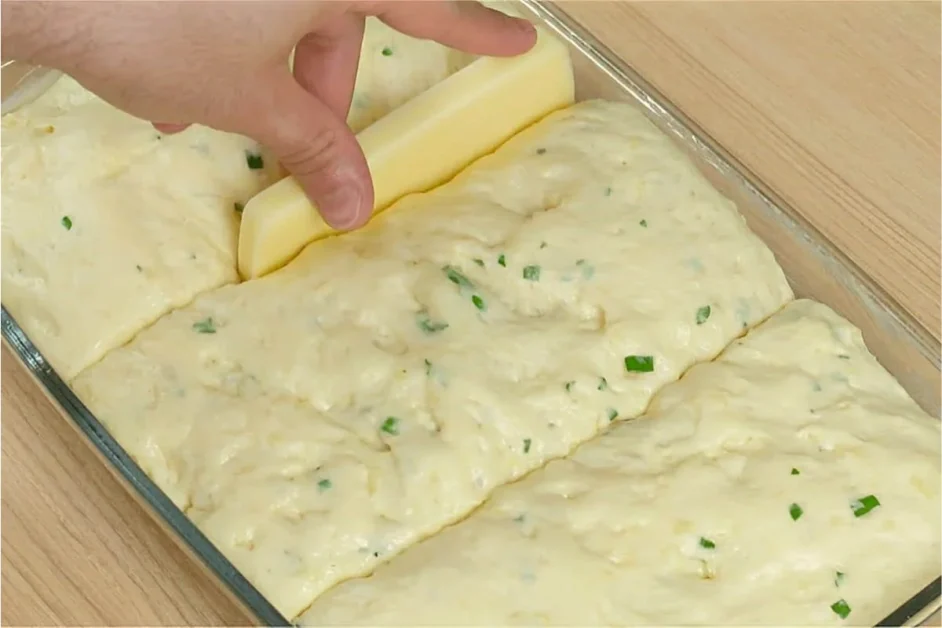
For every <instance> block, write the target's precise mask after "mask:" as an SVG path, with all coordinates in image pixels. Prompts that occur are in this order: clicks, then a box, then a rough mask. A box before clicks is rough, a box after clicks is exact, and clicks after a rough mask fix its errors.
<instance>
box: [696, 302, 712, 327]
mask: <svg viewBox="0 0 942 628" xmlns="http://www.w3.org/2000/svg"><path fill="white" fill-rule="evenodd" d="M712 313H713V308H711V307H710V306H709V305H704V306H703V307H701V308H700V309H699V310H697V325H702V324H704V323H705V322H707V319H708V318H710V314H712Z"/></svg>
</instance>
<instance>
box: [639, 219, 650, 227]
mask: <svg viewBox="0 0 942 628" xmlns="http://www.w3.org/2000/svg"><path fill="white" fill-rule="evenodd" d="M638 224H639V225H641V226H642V227H647V226H648V221H647V220H645V219H644V218H642V219H641V222H639V223H638Z"/></svg>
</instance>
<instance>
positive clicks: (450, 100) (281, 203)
mask: <svg viewBox="0 0 942 628" xmlns="http://www.w3.org/2000/svg"><path fill="white" fill-rule="evenodd" d="M538 32H539V37H538V39H537V43H536V45H535V46H534V47H533V48H532V49H531V50H530V51H529V52H527V53H525V54H523V55H520V56H518V57H511V58H495V57H483V58H480V59H478V60H476V61H474V62H473V63H472V64H471V65H469V66H467V67H465V68H464V69H462V70H459V71H458V72H457V73H455V74H453V75H451V76H450V77H448V78H447V79H445V80H444V81H442V82H441V83H439V84H437V85H435V86H433V87H432V88H430V89H429V90H427V91H425V92H423V93H422V94H420V95H419V96H417V97H415V98H414V99H412V100H410V101H408V102H407V103H406V104H404V105H403V106H401V107H399V108H398V109H394V110H393V111H392V112H391V113H389V114H387V115H386V116H385V117H383V118H381V119H380V120H378V121H377V122H375V123H374V124H373V125H371V126H369V127H367V128H366V129H364V130H363V131H361V132H360V133H359V134H358V135H357V140H358V141H359V142H360V146H361V147H362V148H363V152H364V153H365V155H366V159H367V162H368V163H369V167H370V173H371V174H372V177H373V187H374V190H375V200H374V205H373V213H374V215H375V214H376V213H378V212H379V211H382V210H383V209H385V208H386V207H388V206H389V205H391V204H392V203H394V202H395V201H396V200H398V199H399V198H401V197H403V196H405V195H406V194H409V193H412V192H423V191H426V190H430V189H432V188H434V187H436V186H438V185H441V184H442V183H444V182H445V181H447V180H449V179H450V178H452V177H453V176H454V175H456V174H457V173H458V172H460V171H461V169H462V168H464V167H465V166H467V165H468V164H469V163H471V162H472V161H474V160H475V159H477V158H479V157H481V156H483V155H486V154H487V153H490V152H492V151H493V150H494V149H496V148H497V147H498V146H499V145H500V144H502V143H503V142H504V141H505V140H507V139H509V138H510V137H512V136H513V135H514V134H515V133H517V132H518V131H520V130H522V129H524V128H526V127H527V126H529V125H531V124H533V123H534V122H536V121H537V120H539V119H540V118H542V117H544V116H545V115H547V114H549V113H551V112H553V111H555V110H557V109H560V108H563V107H566V106H568V105H571V104H572V103H573V102H574V85H573V73H572V64H571V62H570V59H569V50H568V48H567V47H566V45H565V44H564V43H563V42H561V41H559V40H558V39H556V38H555V37H554V36H553V35H551V34H550V33H549V32H547V31H545V30H542V29H538ZM332 233H334V230H333V229H332V228H331V227H330V226H328V225H327V223H325V222H324V220H323V219H322V218H321V217H320V214H319V213H318V212H317V210H316V209H315V208H314V207H313V206H312V205H311V203H310V201H309V200H308V198H307V197H306V196H305V194H304V192H303V190H302V189H301V187H300V186H299V185H298V183H297V181H296V180H295V179H294V178H292V177H289V178H286V179H282V180H281V181H279V182H278V183H276V184H275V185H273V186H271V187H270V188H268V189H267V190H265V191H263V192H262V193H260V194H258V195H257V196H256V197H254V198H253V199H251V200H250V201H249V202H248V203H247V204H246V206H245V209H244V211H243V213H242V225H241V227H240V230H239V253H238V260H239V272H240V274H241V275H242V277H243V278H245V279H254V278H256V277H261V276H263V275H266V274H268V273H270V272H272V271H274V270H277V269H278V268H280V267H282V266H284V265H285V264H287V263H288V262H289V261H291V260H292V259H293V258H294V257H295V256H296V255H297V254H298V253H300V252H301V250H302V249H303V248H304V247H305V246H306V245H307V244H309V243H310V242H313V241H315V240H319V239H321V238H324V237H327V236H329V235H331V234H332Z"/></svg>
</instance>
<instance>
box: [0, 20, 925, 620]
mask: <svg viewBox="0 0 942 628" xmlns="http://www.w3.org/2000/svg"><path fill="white" fill-rule="evenodd" d="M564 6H565V8H566V10H567V11H569V12H570V13H571V14H572V15H574V16H575V17H577V18H578V19H580V20H581V21H582V22H583V23H584V24H585V25H586V26H588V27H590V28H591V29H592V30H593V31H594V32H595V33H596V34H597V35H598V36H599V37H600V38H601V39H602V40H603V41H605V43H606V44H607V45H608V46H609V47H611V48H612V49H614V50H615V51H616V52H618V53H619V54H620V55H621V56H622V57H623V58H625V59H626V60H627V61H628V62H629V63H630V64H632V65H633V66H634V67H635V68H636V69H638V70H639V71H640V72H641V73H642V74H643V75H644V76H645V77H646V78H648V79H649V80H650V81H651V82H653V83H654V84H655V85H656V86H657V87H658V89H660V90H661V91H662V92H663V93H665V94H666V95H667V96H668V97H669V98H671V99H672V100H673V101H674V102H675V103H676V104H677V105H679V106H680V107H681V108H682V109H683V110H684V111H685V112H686V113H687V114H688V115H690V116H691V117H692V118H693V119H694V120H695V121H696V122H697V123H698V124H700V125H701V126H702V127H704V128H705V129H706V130H707V131H708V132H709V133H710V134H711V135H712V136H713V137H714V138H716V139H717V140H718V141H719V142H720V143H721V144H723V145H724V146H725V147H726V148H728V149H729V150H730V151H731V152H732V153H733V154H734V155H736V157H737V158H738V159H740V160H741V161H742V162H744V163H745V164H746V165H747V166H748V167H750V168H751V169H752V170H753V171H754V172H756V173H757V174H758V175H759V176H760V177H762V178H763V179H764V180H765V181H766V182H767V183H768V184H769V185H771V186H772V187H773V188H774V189H775V190H776V191H777V192H778V193H779V194H781V195H782V196H783V197H784V198H785V199H786V200H788V201H789V202H790V203H791V204H793V205H794V206H795V207H796V208H798V209H799V210H800V211H802V212H804V213H805V214H806V215H807V216H809V217H810V218H811V219H812V220H813V221H814V222H815V223H816V224H817V225H818V226H819V227H820V228H821V229H822V230H823V231H824V232H825V233H826V234H827V235H828V236H829V237H831V238H832V239H834V240H835V241H836V242H838V243H839V244H840V245H841V246H842V247H843V248H844V250H845V251H847V252H848V253H849V254H850V255H851V256H852V258H853V259H854V260H855V261H856V262H857V263H858V264H859V265H860V266H861V267H863V268H864V269H865V270H867V271H868V272H869V273H871V274H872V275H873V276H874V277H875V278H876V279H877V280H878V281H880V282H881V283H882V284H883V285H884V287H885V288H886V289H887V290H888V291H889V292H890V293H892V294H893V295H894V296H895V297H896V298H897V299H899V301H900V302H901V303H902V304H903V305H904V306H905V307H906V308H907V309H909V310H910V311H911V312H912V313H913V314H914V315H915V316H916V317H917V318H918V319H919V320H921V321H922V322H923V323H924V324H925V325H926V326H927V327H928V328H929V329H930V330H931V331H932V332H933V333H934V334H935V335H936V337H937V338H938V337H939V335H940V334H939V326H940V311H939V277H940V263H939V256H940V247H939V244H940V197H939V189H940V169H942V163H940V99H939V95H940V53H939V50H940V27H939V24H940V20H939V17H940V12H939V6H940V5H939V4H938V3H928V2H925V3H900V2H832V3H817V2H815V3H808V2H796V3H786V2H770V3H726V2H704V3H694V2H685V3H666V2H652V3H643V4H629V3H614V2H591V3H590V2H574V3H566V4H565V5H564ZM2 357H3V364H2V386H3V395H2V412H3V434H2V454H3V456H2V484H3V486H2V489H3V491H2V517H3V524H4V525H3V527H2V541H3V556H2V617H0V619H2V622H3V623H4V624H6V625H43V624H44V625H49V624H58V625H236V624H244V623H246V622H247V621H248V618H247V617H245V616H244V615H243V614H242V613H241V612H240V611H239V610H238V609H237V608H236V607H235V606H234V605H233V604H232V603H231V602H230V601H229V600H228V598H226V597H225V596H223V595H222V594H221V593H220V592H219V591H218V590H217V589H216V586H215V585H214V584H212V583H210V582H209V581H208V579H207V577H206V576H205V575H204V574H203V572H202V571H201V570H200V569H197V568H195V567H194V566H193V565H192V564H191V563H190V561H189V559H188V558H187V557H186V556H185V555H184V554H183V553H182V552H181V551H180V550H179V549H178V548H177V547H176V545H175V544H174V543H172V542H170V541H169V540H168V539H167V538H166V536H165V534H164V532H163V531H162V530H161V529H160V528H159V527H157V526H156V525H155V524H154V523H153V522H152V521H151V520H150V518H149V517H148V516H147V515H146V514H145V512H144V511H143V510H142V509H141V507H140V506H139V505H138V504H137V503H136V502H135V501H134V500H133V499H131V498H129V497H128V496H127V495H126V494H125V492H124V489H123V488H122V487H121V485H120V484H119V483H118V482H117V481H115V480H114V479H113V478H112V477H111V476H110V474H109V473H108V472H107V471H105V470H104V469H103V468H102V467H101V464H100V463H99V461H98V459H97V457H96V456H94V455H93V454H92V452H91V451H90V450H89V449H88V448H87V447H86V445H84V444H83V443H81V442H80V441H79V439H78V437H77V436H76V433H75V432H74V431H73V430H72V429H71V428H70V427H69V426H68V425H67V423H66V422H65V420H64V419H62V418H61V417H60V416H59V415H58V414H57V413H56V411H55V410H54V409H53V408H52V406H51V405H50V404H49V403H48V402H47V401H46V400H45V398H44V397H43V396H42V394H41V393H40V392H39V391H38V390H37V389H36V387H35V385H34V384H33V383H32V381H31V380H30V379H29V378H28V377H27V376H26V375H25V374H24V372H23V371H22V368H21V367H20V366H19V365H18V364H16V363H15V361H14V359H13V358H12V357H11V356H10V355H9V354H8V353H7V352H6V351H4V352H3V356H2ZM934 625H939V619H938V616H936V618H935V619H934Z"/></svg>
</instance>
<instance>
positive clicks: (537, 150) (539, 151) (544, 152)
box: [536, 148, 546, 155]
mask: <svg viewBox="0 0 942 628" xmlns="http://www.w3.org/2000/svg"><path fill="white" fill-rule="evenodd" d="M536 154H537V155H545V154H546V149H545V148H537V149H536Z"/></svg>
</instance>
